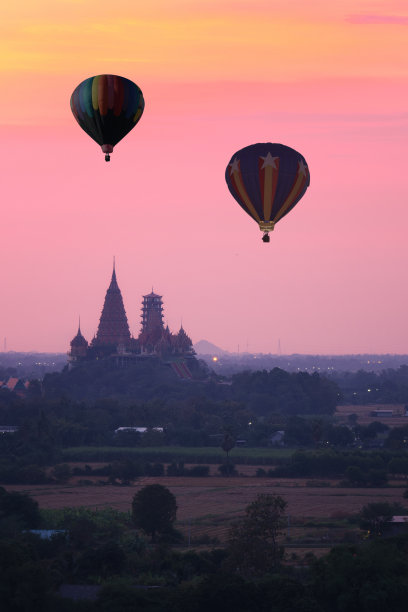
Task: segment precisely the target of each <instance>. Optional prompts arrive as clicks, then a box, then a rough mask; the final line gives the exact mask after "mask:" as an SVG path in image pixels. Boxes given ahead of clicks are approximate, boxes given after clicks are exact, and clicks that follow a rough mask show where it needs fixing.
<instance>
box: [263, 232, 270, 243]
mask: <svg viewBox="0 0 408 612" xmlns="http://www.w3.org/2000/svg"><path fill="white" fill-rule="evenodd" d="M270 241H271V239H270V237H269V232H264V235H263V236H262V242H270Z"/></svg>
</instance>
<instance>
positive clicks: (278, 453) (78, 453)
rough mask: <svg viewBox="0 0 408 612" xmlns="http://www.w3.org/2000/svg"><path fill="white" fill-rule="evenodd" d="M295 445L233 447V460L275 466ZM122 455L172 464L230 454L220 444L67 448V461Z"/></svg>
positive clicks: (212, 459)
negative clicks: (283, 446)
mask: <svg viewBox="0 0 408 612" xmlns="http://www.w3.org/2000/svg"><path fill="white" fill-rule="evenodd" d="M293 452H294V449H293V448H243V447H238V448H233V449H232V450H231V452H230V454H229V455H230V459H231V461H232V462H233V463H234V462H235V461H236V462H238V463H242V464H245V463H247V464H251V465H263V464H265V465H273V464H274V463H277V462H279V459H285V458H287V457H290V456H291V455H292V454H293ZM122 458H127V459H129V458H132V459H138V458H140V459H143V460H144V461H159V462H166V463H171V462H172V461H184V462H185V463H217V464H220V463H223V462H224V461H225V460H226V454H225V453H224V452H223V451H222V450H221V449H220V447H219V446H204V447H185V446H157V447H151V446H132V447H123V446H98V447H96V446H76V447H73V448H66V449H64V450H63V460H64V461H88V462H90V461H114V460H118V459H122Z"/></svg>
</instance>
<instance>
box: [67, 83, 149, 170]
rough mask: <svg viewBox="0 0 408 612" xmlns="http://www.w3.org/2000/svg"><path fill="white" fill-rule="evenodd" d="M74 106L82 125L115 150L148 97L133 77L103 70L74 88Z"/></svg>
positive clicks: (107, 149)
mask: <svg viewBox="0 0 408 612" xmlns="http://www.w3.org/2000/svg"><path fill="white" fill-rule="evenodd" d="M71 110H72V113H73V115H74V117H75V119H76V120H77V122H78V123H79V125H80V126H81V128H82V129H83V130H84V131H85V132H86V133H87V134H89V136H90V137H91V138H93V140H95V142H97V143H98V144H99V145H101V147H102V151H103V152H104V153H111V152H112V151H113V147H114V146H115V145H116V144H117V143H118V142H119V141H120V140H122V138H123V137H124V136H126V134H128V132H130V130H131V129H133V128H134V127H135V125H136V123H137V122H138V121H139V119H140V117H141V116H142V113H143V110H144V99H143V94H142V91H141V90H140V88H139V87H138V86H137V85H136V84H135V83H133V81H130V80H129V79H126V78H124V77H121V76H116V75H114V74H100V75H98V76H94V77H90V78H89V79H85V81H82V83H80V84H79V85H78V87H76V88H75V89H74V91H73V93H72V96H71ZM107 161H108V160H107Z"/></svg>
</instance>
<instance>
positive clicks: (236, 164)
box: [230, 157, 239, 176]
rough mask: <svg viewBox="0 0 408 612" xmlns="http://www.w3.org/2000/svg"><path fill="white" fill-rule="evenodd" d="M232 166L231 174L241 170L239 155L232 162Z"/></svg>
mask: <svg viewBox="0 0 408 612" xmlns="http://www.w3.org/2000/svg"><path fill="white" fill-rule="evenodd" d="M230 168H231V173H230V175H231V176H232V175H233V174H234V172H239V159H238V158H237V157H236V158H235V159H234V160H233V161H232V163H231V164H230Z"/></svg>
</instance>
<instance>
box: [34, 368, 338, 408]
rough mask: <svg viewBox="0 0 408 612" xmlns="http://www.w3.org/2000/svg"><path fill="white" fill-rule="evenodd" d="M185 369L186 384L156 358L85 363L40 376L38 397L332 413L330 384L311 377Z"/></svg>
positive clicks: (333, 401)
mask: <svg viewBox="0 0 408 612" xmlns="http://www.w3.org/2000/svg"><path fill="white" fill-rule="evenodd" d="M188 366H189V368H190V370H191V371H192V373H193V376H194V380H192V381H189V382H187V381H182V380H180V379H177V377H176V376H175V374H174V372H173V370H172V369H171V368H170V367H169V366H168V365H165V364H163V363H162V362H160V360H158V359H157V360H155V359H153V360H146V361H139V362H137V363H136V364H132V365H130V366H129V367H127V368H115V367H113V365H112V363H111V362H110V361H103V360H102V361H96V362H89V363H85V364H81V365H80V366H78V367H76V368H73V369H71V370H68V369H65V370H64V371H63V372H62V373H60V374H59V373H55V374H48V375H46V376H45V377H44V380H43V384H42V394H43V397H45V398H47V399H55V398H58V399H59V398H61V397H66V398H71V399H76V400H86V401H89V400H91V401H94V400H95V399H98V398H116V399H119V398H121V399H122V400H124V399H125V398H127V399H129V398H132V399H133V400H134V399H137V400H138V401H151V400H152V399H158V400H166V401H168V402H172V401H180V400H186V399H189V398H191V397H194V396H197V395H203V396H205V397H206V398H208V399H211V400H213V401H233V402H240V403H242V404H244V405H245V407H246V408H247V409H249V410H252V411H253V412H254V413H255V414H257V415H265V414H268V413H270V412H281V413H285V414H332V413H333V412H334V410H335V408H336V404H337V402H338V400H339V397H340V395H339V389H338V387H337V385H336V383H335V382H333V381H330V380H328V379H327V378H325V377H323V376H320V375H319V374H317V373H314V374H308V373H306V372H298V373H289V372H285V371H284V370H281V369H279V368H274V369H273V370H271V371H270V372H267V371H266V370H264V371H262V372H243V373H241V374H236V375H234V376H233V377H232V379H230V380H225V379H222V378H220V377H217V376H216V375H215V374H214V373H211V372H210V371H209V369H208V367H207V366H206V365H205V364H204V363H203V362H202V361H199V360H191V361H189V363H188ZM223 383H228V384H223Z"/></svg>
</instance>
